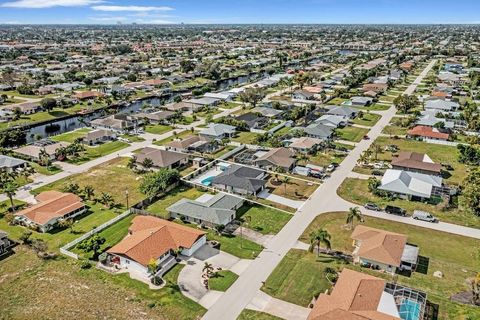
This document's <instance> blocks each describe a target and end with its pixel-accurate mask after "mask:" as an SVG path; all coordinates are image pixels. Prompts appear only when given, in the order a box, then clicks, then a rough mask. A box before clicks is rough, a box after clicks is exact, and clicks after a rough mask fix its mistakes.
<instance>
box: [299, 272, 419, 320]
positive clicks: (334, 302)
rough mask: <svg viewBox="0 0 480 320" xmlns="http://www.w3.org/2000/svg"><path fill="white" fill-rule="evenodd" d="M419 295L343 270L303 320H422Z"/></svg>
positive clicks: (412, 291) (407, 289)
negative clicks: (328, 291)
mask: <svg viewBox="0 0 480 320" xmlns="http://www.w3.org/2000/svg"><path fill="white" fill-rule="evenodd" d="M426 299H427V295H426V294H425V293H423V292H421V291H418V290H415V289H411V288H407V287H403V286H400V285H396V284H392V283H387V282H386V281H385V280H383V279H380V278H377V277H374V276H371V275H367V274H363V273H360V272H357V271H353V270H350V269H347V268H344V269H343V270H342V272H341V273H340V275H339V277H338V280H337V282H336V283H335V287H333V289H332V290H331V292H330V293H329V294H325V293H321V294H320V296H319V297H318V299H317V301H316V302H315V304H314V306H313V309H312V311H311V312H310V314H309V315H308V318H307V320H400V319H423V314H424V312H425V304H426Z"/></svg>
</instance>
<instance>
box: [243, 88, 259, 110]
mask: <svg viewBox="0 0 480 320" xmlns="http://www.w3.org/2000/svg"><path fill="white" fill-rule="evenodd" d="M264 97H265V91H264V90H263V89H261V88H248V89H246V90H245V91H243V92H242V93H240V95H239V98H240V100H241V101H242V102H245V103H250V104H251V105H252V107H253V108H255V107H256V106H257V103H259V102H260V101H262V99H263V98H264Z"/></svg>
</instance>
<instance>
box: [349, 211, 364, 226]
mask: <svg viewBox="0 0 480 320" xmlns="http://www.w3.org/2000/svg"><path fill="white" fill-rule="evenodd" d="M354 220H357V221H360V222H363V216H362V212H361V211H360V209H359V208H358V207H351V208H350V209H348V215H347V224H350V228H351V229H353V221H354Z"/></svg>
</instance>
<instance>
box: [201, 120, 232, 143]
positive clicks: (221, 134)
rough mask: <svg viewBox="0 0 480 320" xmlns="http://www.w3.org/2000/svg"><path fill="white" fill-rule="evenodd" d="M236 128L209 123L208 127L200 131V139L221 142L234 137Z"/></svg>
mask: <svg viewBox="0 0 480 320" xmlns="http://www.w3.org/2000/svg"><path fill="white" fill-rule="evenodd" d="M235 132H236V128H235V127H234V126H230V125H227V124H223V123H210V124H209V125H208V127H206V128H205V129H203V130H202V131H200V133H199V135H200V136H201V137H204V138H207V139H211V140H222V139H224V138H231V137H233V136H234V135H235Z"/></svg>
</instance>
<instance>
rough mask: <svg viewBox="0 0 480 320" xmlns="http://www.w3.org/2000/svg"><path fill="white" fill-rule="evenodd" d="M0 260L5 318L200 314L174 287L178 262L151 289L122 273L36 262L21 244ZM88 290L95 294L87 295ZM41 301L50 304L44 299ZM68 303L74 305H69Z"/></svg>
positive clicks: (168, 318)
mask: <svg viewBox="0 0 480 320" xmlns="http://www.w3.org/2000/svg"><path fill="white" fill-rule="evenodd" d="M16 251H17V253H16V254H14V255H12V256H10V257H8V258H7V259H5V260H3V261H2V262H1V264H0V277H1V279H2V290H0V300H1V301H2V317H4V318H6V319H37V318H39V314H41V315H42V316H41V317H42V318H45V319H65V316H66V315H72V316H74V317H76V318H78V319H110V318H116V319H138V318H144V319H152V320H153V319H155V320H174V319H175V320H178V319H182V320H183V319H188V320H195V319H200V318H201V316H202V315H203V314H204V313H205V312H206V310H205V309H204V308H202V307H201V306H200V305H198V304H197V303H195V302H193V301H192V300H190V299H188V298H186V297H185V296H184V295H183V294H182V293H181V292H180V290H179V287H178V285H177V279H178V275H179V273H180V271H181V270H182V268H183V267H184V266H183V265H176V266H175V267H174V268H173V269H171V270H170V271H169V272H167V273H166V274H165V276H164V279H165V280H166V285H165V287H163V288H162V289H160V290H151V289H149V288H148V286H147V285H146V284H143V283H141V282H139V281H137V280H133V279H130V278H129V276H128V274H118V275H112V274H110V273H108V272H105V271H103V270H99V269H97V268H95V267H92V268H90V269H87V270H82V269H81V268H80V266H79V262H77V261H75V260H73V259H70V258H66V257H58V258H57V259H53V260H41V259H39V258H37V257H36V255H35V254H34V253H33V252H32V250H30V249H27V248H25V247H23V246H20V247H17V248H16ZM92 294H95V297H97V298H93V299H92ZM46 301H51V302H53V305H52V304H51V303H45V302H46ZM72 301H74V302H75V303H72Z"/></svg>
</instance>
